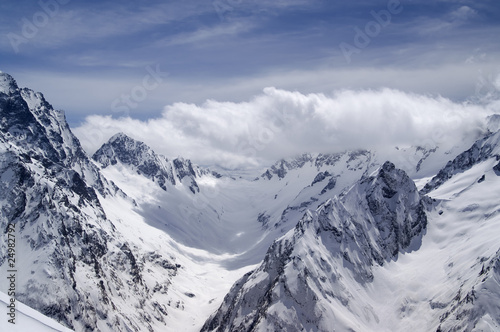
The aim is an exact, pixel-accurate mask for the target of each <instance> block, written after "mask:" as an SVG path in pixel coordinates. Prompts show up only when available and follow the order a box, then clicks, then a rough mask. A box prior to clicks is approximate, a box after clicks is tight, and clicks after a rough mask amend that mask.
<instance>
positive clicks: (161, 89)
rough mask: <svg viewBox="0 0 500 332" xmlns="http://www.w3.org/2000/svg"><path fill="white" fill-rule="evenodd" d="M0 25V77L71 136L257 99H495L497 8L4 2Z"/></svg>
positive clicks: (314, 1)
mask: <svg viewBox="0 0 500 332" xmlns="http://www.w3.org/2000/svg"><path fill="white" fill-rule="evenodd" d="M0 13H1V14H0V15H1V16H2V20H1V21H0V36H1V38H0V59H1V61H0V70H2V71H4V72H7V73H9V74H11V75H13V76H14V77H15V78H16V79H17V81H18V83H19V85H20V86H26V87H30V88H32V89H34V90H36V91H41V92H43V93H44V95H45V96H46V98H47V99H48V101H49V102H51V103H52V104H53V105H54V106H55V107H56V108H59V109H64V110H65V111H66V115H67V118H68V121H69V123H70V125H71V126H73V127H78V126H80V125H82V124H85V123H86V121H87V120H86V117H87V116H90V115H99V116H110V117H111V118H112V119H119V118H121V117H122V118H123V117H131V118H134V119H138V120H140V121H149V120H151V119H158V118H161V117H163V114H164V113H165V106H168V105H173V104H174V103H194V104H196V105H202V104H203V103H204V102H205V101H206V100H209V99H210V100H211V99H213V100H217V101H219V102H237V103H245V102H248V101H250V100H253V98H256V97H255V96H259V95H261V94H262V91H263V89H264V88H266V87H275V88H277V89H283V90H286V91H298V92H300V93H303V94H310V93H319V94H326V95H327V96H333V95H334V94H335V93H336V92H338V91H341V90H342V89H350V90H354V91H365V90H366V89H381V88H391V89H396V90H398V91H403V92H405V93H415V94H419V95H425V96H429V95H430V96H435V97H438V96H443V97H445V98H449V99H451V100H452V101H455V102H461V101H464V100H468V99H471V98H474V97H477V95H478V94H486V93H488V92H489V91H490V90H492V89H493V90H494V89H495V82H496V81H495V80H496V78H497V76H498V73H500V52H499V51H500V43H499V41H500V37H499V36H500V3H499V2H498V1H496V0H484V1H469V0H440V1H423V0H401V1H398V0H383V1H382V0H381V1H378V0H375V1H373V0H372V1H368V0H366V1H363V0H359V1H350V2H344V1H342V2H341V1H326V0H325V1H323V0H307V1H306V0H289V1H281V0H277V1H262V0H204V1H198V0H193V1H187V0H181V1H146V0H142V1H138V0H136V1H77V0H41V1H26V0H17V1H11V0H7V1H2V2H1V3H0Z"/></svg>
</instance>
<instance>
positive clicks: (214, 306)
mask: <svg viewBox="0 0 500 332" xmlns="http://www.w3.org/2000/svg"><path fill="white" fill-rule="evenodd" d="M499 118H500V116H495V115H494V116H491V117H490V118H489V119H487V128H485V130H484V133H483V134H481V133H479V132H478V135H479V136H474V137H472V136H471V137H468V138H466V139H464V140H463V141H461V142H457V144H456V145H455V146H454V147H453V148H451V149H450V148H449V147H448V148H444V147H442V146H438V145H436V144H435V143H434V142H432V141H429V142H427V144H425V145H421V146H410V147H399V148H394V149H393V150H390V152H389V153H388V152H387V151H385V152H378V151H368V150H356V151H345V152H342V153H335V154H318V153H306V154H303V155H301V156H297V157H292V158H286V159H282V160H279V161H277V162H276V163H275V164H274V165H271V166H270V167H269V168H268V169H264V170H260V171H259V172H258V173H256V174H254V175H253V176H240V175H239V174H238V173H236V172H234V173H232V172H227V173H223V174H224V175H221V174H219V173H217V172H214V171H212V170H210V169H207V168H203V167H199V166H197V165H195V164H194V163H192V162H191V161H190V160H187V159H183V158H181V157H178V158H167V157H165V156H162V155H160V154H158V153H156V152H155V151H153V150H152V149H151V148H150V147H149V146H148V145H146V144H145V143H144V142H140V141H137V140H136V139H134V138H132V137H129V136H127V135H125V134H122V133H117V134H116V135H115V136H113V137H111V138H110V139H109V141H108V142H106V143H105V144H104V145H103V146H102V147H101V148H100V149H99V150H98V151H97V152H96V153H95V154H94V155H93V156H92V158H90V157H89V156H87V154H86V153H85V151H83V149H82V148H81V146H80V143H79V141H78V139H77V138H76V137H75V136H74V135H73V134H72V132H71V130H70V128H69V126H68V125H67V123H66V121H65V118H64V113H63V112H61V111H57V110H55V109H54V108H53V107H52V106H51V105H50V104H49V103H48V102H47V101H46V100H45V98H44V97H43V95H42V94H40V93H35V92H33V91H32V90H29V89H23V88H19V87H18V86H17V84H16V82H15V80H14V79H13V78H12V77H11V76H9V75H8V74H4V73H0V187H1V190H0V226H1V228H2V229H3V230H4V234H6V233H5V232H7V227H8V226H7V225H8V224H15V234H16V262H17V263H16V264H17V265H16V268H17V270H18V273H17V275H16V278H17V279H16V299H17V300H18V301H20V302H18V303H19V317H18V318H19V319H26V320H29V321H30V322H34V321H38V323H41V324H42V325H43V324H45V323H47V322H49V320H47V319H48V318H46V317H42V316H37V317H35V316H34V314H33V312H31V311H30V312H29V313H28V311H26V310H29V309H28V308H27V307H25V306H24V305H27V306H29V307H31V308H33V309H34V310H36V311H38V312H40V314H43V315H45V316H47V317H50V318H51V319H54V320H56V321H58V322H59V323H60V324H62V325H63V326H66V327H68V328H69V329H73V330H76V331H179V330H182V331H200V330H203V331H263V330H267V331H302V330H307V331H332V330H334V329H335V330H336V331H404V330H408V329H413V330H415V331H497V330H499V326H500V319H499V317H500V307H499V306H498V303H499V301H500V276H499V271H500V267H499V266H500V258H499V255H500V254H499V253H500V241H498V239H497V237H498V236H497V235H498V234H499V232H500V214H499V211H500V203H499V202H498V199H497V197H499V194H500V192H499V191H500V189H499V188H500V182H499V181H500V166H499V165H500V157H499V156H500V147H499V146H500V142H499V141H500V139H499V137H500V133H499V132H498V130H499V129H500V128H499V127H498V123H499V121H498V119H499ZM387 160H390V161H387ZM419 190H420V191H419ZM7 258H8V244H7V242H6V241H1V242H0V274H2V275H5V274H6V271H7V270H8V264H7V263H8V259H7ZM7 282H8V280H7V279H6V278H2V279H1V280H0V292H5V290H6V289H8V285H7ZM4 297H5V296H4ZM7 300H8V298H6V299H5V301H7ZM2 301H4V299H3V298H2ZM21 302H22V303H24V304H22V303H21ZM23 310H24V311H23ZM30 317H31V318H30ZM2 323H3V322H2ZM38 323H36V322H34V323H33V324H35V325H36V324H38ZM50 324H52V323H50ZM35 325H33V326H35ZM1 326H3V325H1ZM30 326H31V325H30ZM36 326H38V325H36Z"/></svg>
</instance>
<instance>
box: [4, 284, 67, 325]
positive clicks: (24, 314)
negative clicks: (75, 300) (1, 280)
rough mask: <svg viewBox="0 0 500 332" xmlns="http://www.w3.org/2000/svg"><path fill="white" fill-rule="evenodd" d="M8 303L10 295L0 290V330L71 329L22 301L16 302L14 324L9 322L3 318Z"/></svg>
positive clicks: (5, 315)
mask: <svg viewBox="0 0 500 332" xmlns="http://www.w3.org/2000/svg"><path fill="white" fill-rule="evenodd" d="M8 303H10V297H9V296H7V294H5V293H2V292H0V307H1V308H2V310H1V311H0V315H1V316H2V318H3V319H1V320H0V330H1V331H9V332H27V331H36V332H55V331H61V332H70V331H72V330H70V329H68V328H67V327H65V326H62V325H61V324H59V323H57V322H56V321H55V320H53V319H51V318H48V317H47V316H44V315H42V314H41V313H39V312H38V311H36V310H34V309H31V308H30V307H28V306H26V305H24V304H23V303H20V302H16V319H15V324H11V323H9V322H8V321H7V319H5V317H9V316H7V313H8V312H7V304H8Z"/></svg>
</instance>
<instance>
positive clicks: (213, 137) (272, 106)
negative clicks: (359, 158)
mask: <svg viewBox="0 0 500 332" xmlns="http://www.w3.org/2000/svg"><path fill="white" fill-rule="evenodd" d="M499 111H500V108H499V105H498V103H496V104H495V103H493V102H489V103H483V104H480V103H471V102H463V103H457V102H453V101H451V100H449V99H447V98H443V97H434V96H427V95H419V94H412V93H407V92H402V91H400V90H394V89H388V88H386V89H379V90H357V91H355V90H338V91H336V92H334V93H333V94H331V95H326V94H318V93H310V94H303V93H300V92H297V91H287V90H281V89H276V88H273V87H268V88H265V89H264V90H263V92H262V93H261V94H259V95H256V96H254V97H253V98H251V99H250V100H248V101H245V102H223V101H216V100H207V101H205V102H204V103H202V104H199V105H197V104H188V103H174V104H171V105H168V106H166V107H165V108H164V110H163V112H162V114H161V117H157V118H153V119H148V120H139V119H133V118H130V117H121V118H113V117H111V116H101V115H92V116H89V117H87V118H86V120H85V122H84V123H82V124H81V125H80V126H79V127H77V128H74V132H75V134H76V135H77V136H78V138H79V139H80V140H81V143H82V145H83V146H84V148H85V149H86V150H87V152H88V153H93V152H94V151H95V150H97V149H98V148H99V147H100V145H101V144H102V143H104V142H105V141H106V140H107V139H108V138H109V137H111V136H112V135H114V134H116V133H117V132H124V133H125V134H127V135H130V136H131V137H134V138H136V139H138V140H142V141H144V142H146V143H147V144H148V145H150V146H151V147H152V148H153V149H155V150H156V151H158V152H159V153H162V154H164V155H166V156H167V157H171V158H174V157H177V156H182V157H185V158H190V159H192V160H193V161H195V162H196V163H199V164H202V165H219V166H221V167H226V168H240V167H249V166H250V167H261V166H265V165H269V164H270V163H272V162H274V161H275V160H276V159H278V158H282V157H287V156H293V155H297V154H301V153H304V152H318V153H332V152H340V151H344V150H346V149H357V148H365V149H377V150H384V149H393V148H394V147H396V146H399V147H407V146H411V145H414V146H416V145H421V146H428V147H432V146H436V145H438V144H439V145H441V146H445V147H446V146H448V147H451V146H453V144H456V142H460V140H461V139H462V137H463V136H464V135H470V134H471V133H474V132H478V133H479V132H482V131H484V130H485V128H486V127H485V119H486V117H487V116H488V115H490V114H492V113H495V112H499Z"/></svg>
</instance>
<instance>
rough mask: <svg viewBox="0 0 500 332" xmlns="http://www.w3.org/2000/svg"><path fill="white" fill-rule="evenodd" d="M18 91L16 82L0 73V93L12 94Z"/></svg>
mask: <svg viewBox="0 0 500 332" xmlns="http://www.w3.org/2000/svg"><path fill="white" fill-rule="evenodd" d="M18 89H19V87H18V86H17V82H16V80H15V79H14V78H13V77H12V76H10V75H9V74H7V73H3V72H0V93H4V94H12V93H14V92H16V91H17V90H18Z"/></svg>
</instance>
